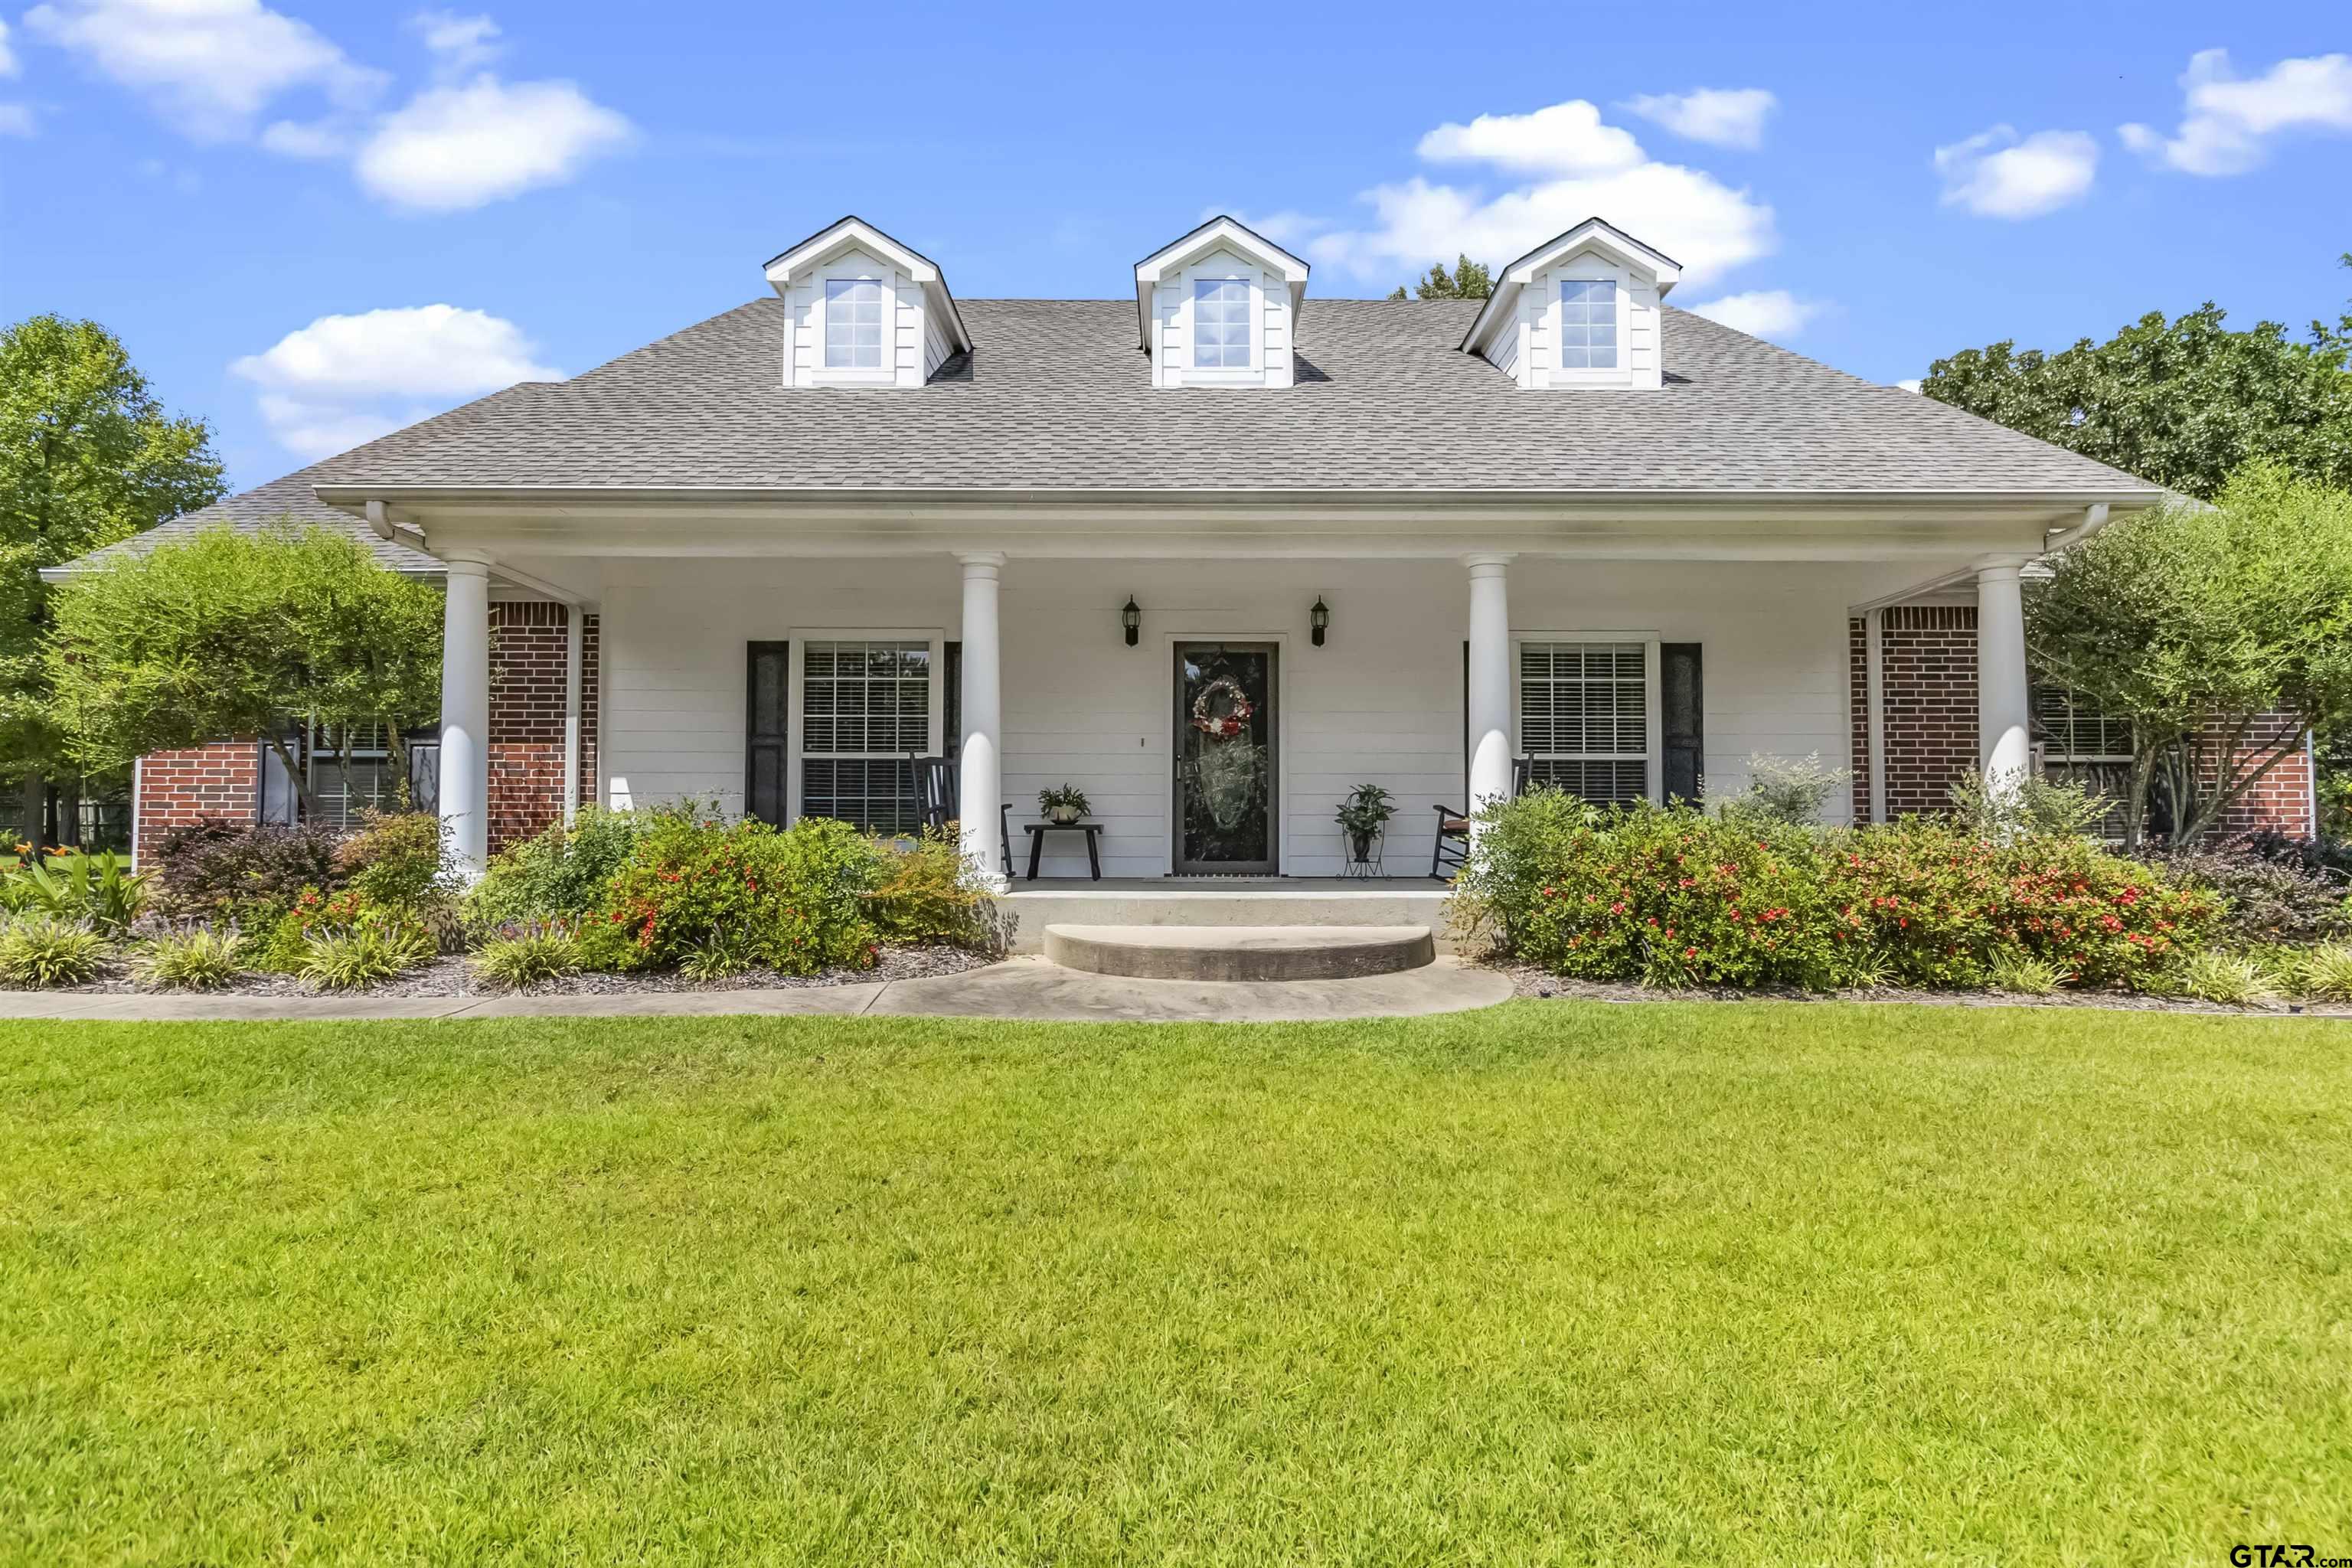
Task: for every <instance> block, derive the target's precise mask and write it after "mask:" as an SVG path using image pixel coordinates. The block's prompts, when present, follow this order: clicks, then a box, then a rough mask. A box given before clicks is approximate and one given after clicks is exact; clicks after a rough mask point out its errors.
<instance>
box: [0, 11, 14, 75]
mask: <svg viewBox="0 0 2352 1568" xmlns="http://www.w3.org/2000/svg"><path fill="white" fill-rule="evenodd" d="M15 75H16V51H15V50H13V49H11V48H10V47H8V22H7V18H5V17H0V76H15Z"/></svg>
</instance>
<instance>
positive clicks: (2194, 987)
mask: <svg viewBox="0 0 2352 1568" xmlns="http://www.w3.org/2000/svg"><path fill="white" fill-rule="evenodd" d="M2180 984H2181V988H2182V989H2183V990H2185V991H2187V992H2188V993H2189V994H2190V995H2191V996H2195V997H2198V998H2200V999H2201V1000H2203V1001H2207V1002H2219V1003H2221V1004H2223V1005H2227V1006H2231V1007H2246V1006H2251V1005H2253V1004H2254V1003H2257V1002H2263V1001H2268V1000H2269V999H2270V998H2271V997H2272V996H2273V995H2274V994H2275V993H2274V992H2273V989H2272V986H2271V980H2270V976H2269V975H2267V974H2265V973H2263V966H2262V965H2261V964H2260V963H2256V962H2255V961H2254V960H2253V959H2252V957H2250V956H2248V955H2247V954H2245V953H2242V952H2200V953H2196V954H2193V955H2191V957H2190V958H2189V962H2188V963H2187V964H2186V965H2185V966H2183V968H2182V970H2181V972H2180Z"/></svg>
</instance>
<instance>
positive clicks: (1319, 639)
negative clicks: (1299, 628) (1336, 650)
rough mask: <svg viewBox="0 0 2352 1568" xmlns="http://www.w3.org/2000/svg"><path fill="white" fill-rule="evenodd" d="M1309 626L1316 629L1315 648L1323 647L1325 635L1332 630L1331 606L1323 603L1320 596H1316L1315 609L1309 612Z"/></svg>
mask: <svg viewBox="0 0 2352 1568" xmlns="http://www.w3.org/2000/svg"><path fill="white" fill-rule="evenodd" d="M1307 625H1308V626H1312V627H1314V628H1315V646H1316V647H1322V646H1323V634H1324V633H1325V632H1327V631H1329V630H1330V629H1331V606H1330V605H1327V604H1325V603H1324V602H1323V595H1320V594H1318V595H1315V607H1314V608H1313V609H1311V610H1309V611H1307Z"/></svg>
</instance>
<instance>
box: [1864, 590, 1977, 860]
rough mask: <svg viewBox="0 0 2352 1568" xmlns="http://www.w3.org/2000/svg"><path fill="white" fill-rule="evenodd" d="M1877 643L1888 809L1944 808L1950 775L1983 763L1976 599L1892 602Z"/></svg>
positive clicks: (1884, 614)
mask: <svg viewBox="0 0 2352 1568" xmlns="http://www.w3.org/2000/svg"><path fill="white" fill-rule="evenodd" d="M1878 648H1879V661H1880V665H1881V669H1880V675H1879V689H1880V697H1881V700H1882V701H1883V702H1884V703H1885V735H1886V757H1885V764H1886V815H1887V816H1890V817H1895V816H1903V815H1904V814H1906V812H1918V811H1941V810H1943V809H1944V808H1945V807H1946V806H1948V805H1950V804H1951V795H1952V781H1953V780H1955V779H1957V778H1958V777H1959V776H1960V775H1961V774H1962V773H1968V772H1969V770H1971V769H1973V768H1974V767H1975V766H1976V765H1977V612H1976V606H1975V605H1890V606H1889V607H1888V608H1886V609H1885V610H1882V611H1881V612H1879V626H1878ZM1867 799H1868V796H1867V795H1864V800H1865V801H1867ZM1864 815H1865V816H1866V815H1867V811H1866V810H1865V813H1864Z"/></svg>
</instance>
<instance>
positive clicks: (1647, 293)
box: [1486, 249, 1664, 390]
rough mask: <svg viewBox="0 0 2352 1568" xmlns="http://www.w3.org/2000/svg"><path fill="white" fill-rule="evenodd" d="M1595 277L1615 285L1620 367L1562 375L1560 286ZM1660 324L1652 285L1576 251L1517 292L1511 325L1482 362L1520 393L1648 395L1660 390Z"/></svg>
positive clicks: (1661, 314)
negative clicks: (1619, 391) (1625, 391)
mask: <svg viewBox="0 0 2352 1568" xmlns="http://www.w3.org/2000/svg"><path fill="white" fill-rule="evenodd" d="M1595 277H1611V278H1613V279H1616V282H1617V287H1618V293H1619V298H1620V301H1621V302H1620V305H1619V308H1618V316H1617V322H1618V343H1619V346H1620V348H1621V349H1622V355H1623V358H1622V364H1621V366H1620V368H1619V369H1618V371H1617V372H1615V373H1614V374H1586V373H1562V372H1560V371H1559V360H1558V358H1557V355H1556V353H1555V347H1556V339H1557V338H1558V335H1559V333H1558V317H1559V311H1558V305H1559V286H1560V283H1561V282H1562V280H1564V279H1569V278H1595ZM1663 322H1664V312H1663V311H1662V310H1660V308H1659V303H1658V287H1657V284H1656V282H1655V281H1654V279H1649V278H1647V277H1644V276H1643V274H1641V273H1639V272H1635V271H1633V270H1630V269H1628V268H1622V267H1619V266H1615V265H1613V264H1612V263H1610V262H1607V261H1605V260H1603V259H1602V258H1601V256H1600V255H1599V254H1598V253H1597V252H1594V251H1591V250H1588V249H1580V250H1576V251H1572V252H1570V254H1569V255H1567V256H1564V257H1561V258H1559V259H1558V260H1556V261H1553V262H1551V263H1550V264H1549V265H1548V266H1546V267H1545V268H1543V269H1542V270H1541V271H1539V272H1538V273H1537V274H1536V275H1535V276H1534V278H1533V279H1530V280H1529V281H1528V283H1527V285H1526V286H1525V287H1523V288H1521V289H1520V290H1519V296H1518V299H1517V302H1516V304H1515V307H1514V309H1513V311H1512V319H1511V320H1510V321H1507V322H1506V323H1504V325H1503V326H1502V328H1501V329H1500V330H1499V331H1496V333H1495V336H1494V339H1493V341H1492V342H1489V343H1488V344H1487V345H1486V359H1487V361H1488V363H1491V364H1493V365H1494V366H1495V367H1496V369H1497V370H1499V371H1501V372H1502V373H1503V374H1505V375H1507V376H1509V377H1511V379H1513V380H1514V381H1516V382H1517V383H1518V384H1520V385H1521V386H1525V387H1561V388H1574V387H1597V388H1602V389H1606V388H1610V387H1634V388H1643V389H1651V390H1654V389H1655V388H1657V387H1658V386H1660V385H1662V384H1664V333H1663V331H1662V324H1663Z"/></svg>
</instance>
